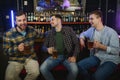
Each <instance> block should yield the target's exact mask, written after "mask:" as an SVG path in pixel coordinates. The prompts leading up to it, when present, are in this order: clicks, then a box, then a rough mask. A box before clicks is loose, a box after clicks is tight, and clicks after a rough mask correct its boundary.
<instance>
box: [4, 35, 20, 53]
mask: <svg viewBox="0 0 120 80" xmlns="http://www.w3.org/2000/svg"><path fill="white" fill-rule="evenodd" d="M3 49H4V54H5V55H13V54H15V52H16V51H18V49H17V46H13V45H12V43H11V38H10V35H6V33H4V35H3Z"/></svg>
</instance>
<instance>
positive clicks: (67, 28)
mask: <svg viewBox="0 0 120 80" xmlns="http://www.w3.org/2000/svg"><path fill="white" fill-rule="evenodd" d="M62 29H63V30H73V29H72V28H71V27H69V26H63V27H62Z"/></svg>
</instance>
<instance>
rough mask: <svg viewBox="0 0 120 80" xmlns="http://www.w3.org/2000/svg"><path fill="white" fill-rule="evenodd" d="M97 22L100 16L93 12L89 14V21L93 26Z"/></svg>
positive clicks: (99, 20)
mask: <svg viewBox="0 0 120 80" xmlns="http://www.w3.org/2000/svg"><path fill="white" fill-rule="evenodd" d="M99 22H101V18H100V17H99V16H97V15H95V14H91V15H90V16H89V23H90V24H91V25H92V26H93V27H96V26H97V25H98V24H99Z"/></svg>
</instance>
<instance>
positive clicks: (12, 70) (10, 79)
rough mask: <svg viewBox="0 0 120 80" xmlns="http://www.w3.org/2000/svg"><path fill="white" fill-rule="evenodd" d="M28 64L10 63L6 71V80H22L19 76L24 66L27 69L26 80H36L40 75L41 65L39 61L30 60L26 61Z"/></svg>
mask: <svg viewBox="0 0 120 80" xmlns="http://www.w3.org/2000/svg"><path fill="white" fill-rule="evenodd" d="M26 62H27V63H26V64H25V65H24V64H23V63H19V62H15V61H9V65H8V67H7V69H6V76H5V80H21V78H20V77H19V74H20V72H21V70H22V69H23V66H24V67H25V69H26V72H27V75H26V77H25V79H24V80H36V78H37V77H38V75H39V64H38V61H36V60H33V59H30V60H29V61H28V59H27V60H26Z"/></svg>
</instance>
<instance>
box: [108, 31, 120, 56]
mask: <svg viewBox="0 0 120 80" xmlns="http://www.w3.org/2000/svg"><path fill="white" fill-rule="evenodd" d="M109 40H110V42H109V46H107V53H110V54H119V52H120V43H119V37H118V34H117V33H116V32H115V31H114V30H113V31H112V32H111V36H110V39H109Z"/></svg>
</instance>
